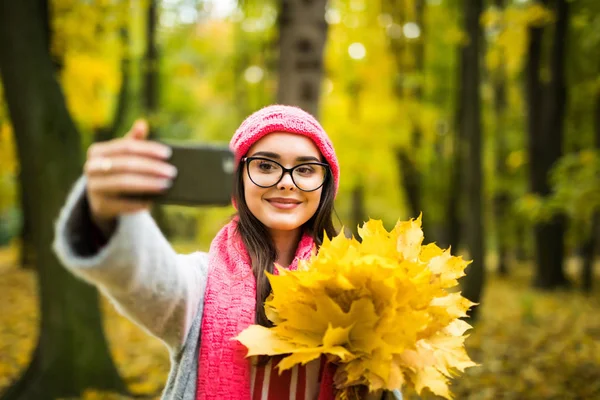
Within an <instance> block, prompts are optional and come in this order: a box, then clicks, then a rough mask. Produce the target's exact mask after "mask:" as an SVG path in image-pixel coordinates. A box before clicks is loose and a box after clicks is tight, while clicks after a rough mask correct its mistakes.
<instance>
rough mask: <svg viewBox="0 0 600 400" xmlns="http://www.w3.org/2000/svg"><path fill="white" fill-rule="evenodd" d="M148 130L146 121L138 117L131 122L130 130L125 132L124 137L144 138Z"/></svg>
mask: <svg viewBox="0 0 600 400" xmlns="http://www.w3.org/2000/svg"><path fill="white" fill-rule="evenodd" d="M149 132H150V129H149V128H148V123H147V122H146V121H145V120H143V119H140V120H137V121H135V122H134V123H133V126H132V127H131V130H130V131H129V132H127V133H126V134H125V137H126V138H130V139H136V140H144V139H146V138H147V137H148V133H149Z"/></svg>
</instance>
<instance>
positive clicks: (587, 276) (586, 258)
mask: <svg viewBox="0 0 600 400" xmlns="http://www.w3.org/2000/svg"><path fill="white" fill-rule="evenodd" d="M595 101H596V105H595V107H594V115H593V118H594V133H595V135H594V139H595V140H594V142H595V143H594V144H595V147H596V151H598V152H600V89H599V90H597V91H596V100H595ZM599 242H600V212H598V211H596V212H595V213H594V216H593V219H592V229H591V232H590V237H589V239H588V240H587V242H586V243H585V244H584V246H583V252H584V254H583V267H582V269H581V285H582V289H583V291H584V292H588V293H589V292H591V291H592V288H593V286H594V262H595V261H596V254H597V248H598V246H599Z"/></svg>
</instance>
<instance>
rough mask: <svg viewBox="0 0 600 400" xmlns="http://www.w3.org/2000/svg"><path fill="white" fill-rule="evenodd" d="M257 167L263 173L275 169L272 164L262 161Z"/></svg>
mask: <svg viewBox="0 0 600 400" xmlns="http://www.w3.org/2000/svg"><path fill="white" fill-rule="evenodd" d="M258 167H259V168H260V169H261V170H263V171H271V170H273V169H274V168H275V165H273V163H270V162H267V161H262V162H261V163H260V164H259V165H258Z"/></svg>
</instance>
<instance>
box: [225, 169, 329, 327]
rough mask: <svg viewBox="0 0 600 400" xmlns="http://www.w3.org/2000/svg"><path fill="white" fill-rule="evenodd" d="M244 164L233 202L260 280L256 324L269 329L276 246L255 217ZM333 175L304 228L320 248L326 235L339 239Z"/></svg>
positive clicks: (241, 234)
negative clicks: (267, 310)
mask: <svg viewBox="0 0 600 400" xmlns="http://www.w3.org/2000/svg"><path fill="white" fill-rule="evenodd" d="M244 170H245V165H244V163H240V164H239V167H238V169H237V171H236V176H235V179H234V184H233V199H234V201H235V204H236V206H237V209H238V213H237V214H238V218H239V222H238V225H237V232H238V234H239V235H240V236H241V239H242V241H243V243H244V245H245V246H246V250H247V251H248V254H249V256H250V260H251V262H252V271H253V273H254V277H255V278H256V318H255V319H256V323H257V324H259V325H262V326H265V327H271V326H273V324H272V323H271V321H269V319H268V318H267V316H266V314H265V307H264V304H265V301H266V300H267V297H269V294H270V293H271V284H270V282H269V279H268V278H267V275H266V272H269V273H273V269H274V263H275V260H277V249H276V248H275V243H273V240H272V238H271V235H270V234H269V231H268V230H267V227H266V226H265V225H264V224H263V223H262V222H260V221H259V220H258V218H256V217H255V216H254V214H252V212H251V211H250V209H249V208H248V205H247V204H246V199H245V196H244ZM333 183H334V182H333V178H332V175H331V173H329V172H328V174H327V177H326V178H325V182H324V184H323V190H322V192H321V199H320V201H319V207H318V208H317V211H316V212H315V214H314V215H313V216H312V217H311V218H310V219H309V220H308V221H307V222H306V223H305V224H304V225H303V227H302V229H303V232H306V233H307V234H309V235H311V236H312V238H313V240H314V242H315V244H316V246H317V248H319V246H320V245H321V244H322V243H323V238H324V234H327V236H328V237H329V238H332V237H333V236H335V235H336V230H335V228H334V226H333V218H332V216H333V212H334V210H333V202H334V186H333Z"/></svg>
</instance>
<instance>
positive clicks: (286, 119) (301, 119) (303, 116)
mask: <svg viewBox="0 0 600 400" xmlns="http://www.w3.org/2000/svg"><path fill="white" fill-rule="evenodd" d="M273 132H287V133H296V134H299V135H303V136H306V137H308V138H310V139H311V140H312V141H313V142H314V143H315V145H316V146H317V147H318V148H319V151H320V152H321V154H322V155H323V157H325V160H327V163H328V164H329V167H330V168H331V174H332V176H333V183H334V193H336V194H337V191H338V187H339V181H340V166H339V163H338V160H337V157H336V155H335V149H334V148H333V144H332V143H331V140H330V139H329V136H327V133H325V130H324V129H323V127H322V126H321V124H319V122H318V121H317V120H316V119H315V118H314V117H313V116H312V115H310V114H309V113H307V112H306V111H304V110H302V109H300V108H298V107H293V106H284V105H272V106H267V107H265V108H263V109H261V110H258V111H256V112H255V113H254V114H252V115H250V116H249V117H248V118H246V120H245V121H244V122H242V124H241V125H240V127H239V128H238V129H237V131H236V132H235V134H234V135H233V137H232V138H231V142H230V143H229V147H230V149H231V151H233V153H234V159H235V163H236V165H237V164H238V163H239V162H240V160H241V159H242V157H244V156H245V155H246V153H248V150H249V149H250V147H252V145H253V144H254V143H256V142H257V141H258V140H259V139H261V138H262V137H263V136H265V135H267V134H269V133H273Z"/></svg>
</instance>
